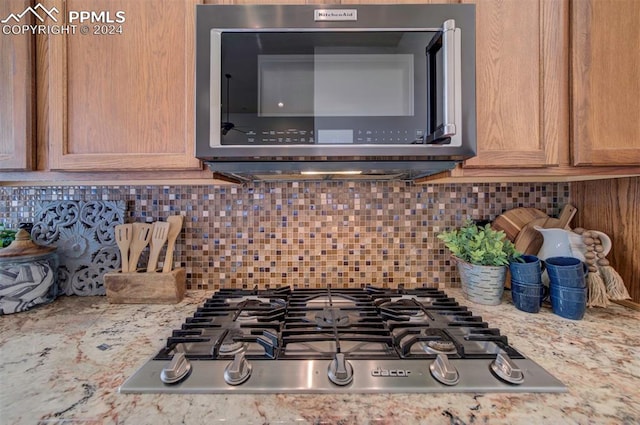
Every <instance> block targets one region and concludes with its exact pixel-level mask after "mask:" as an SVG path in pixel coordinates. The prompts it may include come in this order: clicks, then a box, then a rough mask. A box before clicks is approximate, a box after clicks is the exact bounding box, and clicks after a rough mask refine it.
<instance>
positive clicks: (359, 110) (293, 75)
mask: <svg viewBox="0 0 640 425" xmlns="http://www.w3.org/2000/svg"><path fill="white" fill-rule="evenodd" d="M413 72H414V66H413V55H410V54H360V55H343V54H314V55H259V57H258V96H259V100H258V116H264V117H277V116H316V117H330V116H340V117H353V116H370V117H380V116H413V114H414V112H413V110H414V108H413V81H414V77H413ZM372 88H375V89H372Z"/></svg>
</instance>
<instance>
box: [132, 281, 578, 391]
mask: <svg viewBox="0 0 640 425" xmlns="http://www.w3.org/2000/svg"><path fill="white" fill-rule="evenodd" d="M564 391H566V387H565V386H564V385H563V384H562V383H561V382H560V381H558V380H557V379H556V378H554V377H553V376H552V375H550V374H549V373H548V372H547V371H545V370H544V369H543V368H542V367H540V366H539V365H538V364H536V363H535V362H533V361H532V360H530V359H528V358H526V357H525V356H524V355H523V354H522V353H520V352H519V351H517V350H516V349H515V348H514V347H512V346H511V345H509V343H508V340H507V337H506V336H504V335H501V334H500V331H499V330H498V329H495V328H491V327H489V325H488V324H487V323H486V322H484V321H483V320H482V318H481V317H479V316H474V315H473V314H472V313H471V312H470V311H469V310H468V309H467V307H465V306H461V305H459V304H458V303H457V302H456V301H455V299H453V298H450V297H448V296H447V295H446V294H445V293H444V292H443V291H440V290H438V289H432V288H418V289H381V288H374V287H366V288H363V289H335V288H330V287H329V288H324V289H290V288H288V287H287V288H280V289H275V290H225V289H223V290H220V291H219V292H216V293H215V294H214V295H213V296H211V297H210V298H209V299H207V300H206V301H205V303H204V305H202V306H201V307H199V308H198V309H197V311H196V312H195V314H194V315H193V316H192V317H189V318H187V319H186V321H185V323H184V324H183V325H182V327H181V329H177V330H174V331H173V332H172V335H171V336H170V337H169V338H168V339H167V343H166V345H165V347H164V348H162V349H161V350H160V352H158V353H157V354H156V355H155V356H154V357H153V358H152V359H150V360H149V361H148V362H147V363H146V364H145V365H144V366H142V368H140V369H139V370H138V371H137V372H136V373H135V374H134V375H133V376H131V377H130V378H129V379H128V380H127V381H126V382H125V383H124V384H123V385H122V386H121V387H120V392H123V393H400V392H404V393H429V392H564Z"/></svg>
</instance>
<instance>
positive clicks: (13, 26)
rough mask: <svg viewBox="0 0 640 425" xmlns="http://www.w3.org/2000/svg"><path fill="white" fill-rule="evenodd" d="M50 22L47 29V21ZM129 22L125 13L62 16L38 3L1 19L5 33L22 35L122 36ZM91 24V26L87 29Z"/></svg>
mask: <svg viewBox="0 0 640 425" xmlns="http://www.w3.org/2000/svg"><path fill="white" fill-rule="evenodd" d="M29 16H33V17H34V21H35V24H31V23H29ZM47 18H49V19H50V21H49V23H47V24H46V25H45V21H46V19H47ZM125 20H126V16H125V12H124V11H123V10H118V11H115V12H112V11H108V10H100V11H95V10H70V11H69V12H68V13H67V15H66V16H64V15H61V14H60V11H59V10H58V9H57V8H56V7H52V8H51V9H47V8H46V7H45V6H43V5H42V4H40V3H38V4H36V5H35V6H33V7H32V6H29V7H27V8H26V9H24V10H23V11H22V12H19V13H10V14H9V15H8V16H7V17H5V18H4V19H0V24H2V33H3V34H5V35H10V34H13V35H19V34H76V32H79V33H80V34H83V35H86V34H96V35H109V34H122V25H121V24H123V23H124V22H125ZM87 24H90V25H87Z"/></svg>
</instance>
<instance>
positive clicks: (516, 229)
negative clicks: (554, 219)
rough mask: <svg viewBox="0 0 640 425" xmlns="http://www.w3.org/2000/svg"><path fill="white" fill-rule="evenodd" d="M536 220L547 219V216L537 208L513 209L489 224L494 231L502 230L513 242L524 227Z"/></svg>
mask: <svg viewBox="0 0 640 425" xmlns="http://www.w3.org/2000/svg"><path fill="white" fill-rule="evenodd" d="M536 218H545V219H546V218H549V216H548V215H547V214H546V213H545V212H544V211H541V210H539V209H537V208H526V207H520V208H514V209H511V210H509V211H506V212H505V213H503V214H501V215H499V216H498V217H496V219H495V220H494V221H493V223H492V224H491V227H493V228H494V229H495V230H502V231H504V233H505V234H506V235H507V239H509V240H510V241H511V242H513V241H515V239H516V237H517V236H518V233H520V230H522V228H523V227H524V226H526V225H527V223H529V222H530V221H532V220H535V219H536Z"/></svg>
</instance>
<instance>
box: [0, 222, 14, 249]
mask: <svg viewBox="0 0 640 425" xmlns="http://www.w3.org/2000/svg"><path fill="white" fill-rule="evenodd" d="M16 233H17V230H13V229H6V228H5V227H4V224H0V248H4V247H5V246H9V244H11V242H13V240H14V239H15V238H16Z"/></svg>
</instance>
